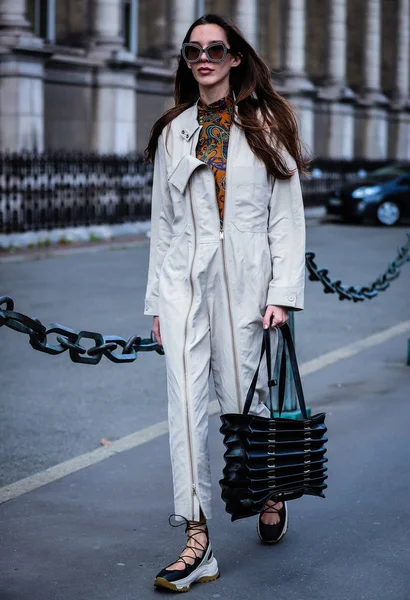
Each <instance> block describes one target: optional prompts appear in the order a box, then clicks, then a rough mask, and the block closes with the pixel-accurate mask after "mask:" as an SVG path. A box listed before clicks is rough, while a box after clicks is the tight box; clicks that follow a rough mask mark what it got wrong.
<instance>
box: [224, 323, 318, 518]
mask: <svg viewBox="0 0 410 600" xmlns="http://www.w3.org/2000/svg"><path fill="white" fill-rule="evenodd" d="M280 332H281V334H282V336H283V352H282V357H281V365H280V375H279V391H278V414H279V416H278V417H275V416H274V411H273V406H272V386H274V385H276V381H274V380H272V357H271V343H270V332H269V330H264V333H263V341H262V349H261V355H260V360H259V365H258V368H257V369H256V372H255V375H254V377H253V380H252V383H251V385H250V388H249V391H248V394H247V396H246V401H245V406H244V410H243V413H242V414H241V413H239V414H237V413H232V414H224V415H221V421H222V425H221V428H220V431H221V433H222V434H223V436H224V444H225V446H226V451H225V453H224V459H225V467H224V469H223V478H222V479H221V480H220V481H219V484H220V486H221V490H222V491H221V496H222V500H223V501H224V502H225V509H226V511H227V512H228V513H229V514H230V515H231V520H232V521H235V520H237V519H243V518H245V517H250V516H253V515H257V514H259V513H260V511H261V510H262V508H263V507H264V505H265V503H266V501H267V500H268V499H269V498H272V499H273V500H276V501H282V500H293V499H295V498H300V497H301V496H303V495H304V494H309V495H311V496H320V497H322V498H324V493H323V490H325V489H326V487H327V485H326V484H325V480H326V479H327V475H326V471H327V467H326V465H325V463H326V462H327V458H326V457H325V454H326V447H325V444H326V442H327V437H326V431H327V428H326V425H325V413H319V414H316V415H313V416H311V417H308V415H307V411H306V404H305V399H304V395H303V389H302V382H301V379H300V374H299V368H298V364H297V360H296V354H295V349H294V345H293V340H292V336H291V333H290V329H289V326H288V325H287V324H285V325H283V326H282V327H281V328H280ZM286 348H287V349H288V354H289V362H290V365H291V368H292V372H293V378H294V382H295V388H296V394H297V399H298V403H299V407H300V410H301V413H302V418H300V419H290V418H282V417H281V416H280V415H281V413H282V409H283V404H284V399H285V391H286V390H285V388H286ZM265 352H266V363H267V368H268V386H269V400H270V418H266V417H259V416H255V415H250V414H249V409H250V407H251V403H252V399H253V396H254V394H255V389H256V383H257V380H258V374H259V368H260V365H261V361H262V358H263V355H264V353H265Z"/></svg>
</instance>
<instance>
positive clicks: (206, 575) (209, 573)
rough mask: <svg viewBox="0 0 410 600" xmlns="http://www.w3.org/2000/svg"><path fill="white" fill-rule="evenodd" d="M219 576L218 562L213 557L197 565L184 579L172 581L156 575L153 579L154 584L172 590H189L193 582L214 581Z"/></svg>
mask: <svg viewBox="0 0 410 600" xmlns="http://www.w3.org/2000/svg"><path fill="white" fill-rule="evenodd" d="M198 575H199V577H198ZM219 577H220V573H219V570H218V563H217V562H216V559H215V558H212V560H211V562H210V563H209V564H207V565H203V566H202V567H199V568H198V569H197V570H196V572H195V573H191V575H190V576H188V577H185V579H181V580H180V581H175V582H174V581H168V580H167V579H165V578H164V577H157V578H156V579H155V581H154V585H155V586H156V587H163V588H166V589H167V590H172V591H174V592H189V590H190V589H191V586H192V585H193V584H194V583H208V582H209V581H215V580H216V579H218V578H219Z"/></svg>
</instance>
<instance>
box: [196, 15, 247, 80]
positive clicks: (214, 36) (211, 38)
mask: <svg viewBox="0 0 410 600" xmlns="http://www.w3.org/2000/svg"><path fill="white" fill-rule="evenodd" d="M189 41H190V42H195V43H196V44H199V45H200V46H201V47H202V48H206V47H207V46H209V44H212V42H223V43H224V44H225V45H226V47H227V48H228V49H229V47H230V46H229V43H228V40H227V38H226V34H225V30H224V29H222V27H219V25H215V24H213V23H209V24H206V25H198V27H195V29H193V30H192V33H191V37H190V38H189ZM240 62H241V60H240V58H239V57H238V56H233V55H232V54H230V53H228V54H227V55H226V58H225V60H224V61H223V62H222V63H214V62H210V61H209V60H208V59H207V57H206V54H205V52H203V53H202V55H201V59H200V60H199V62H197V63H191V64H190V63H187V65H188V68H189V69H191V70H192V74H193V76H194V78H195V80H196V81H197V82H198V85H199V86H200V87H204V88H205V87H206V88H212V87H213V86H220V85H221V84H226V85H227V86H229V73H230V70H231V69H232V68H233V67H237V66H238V65H239V64H240Z"/></svg>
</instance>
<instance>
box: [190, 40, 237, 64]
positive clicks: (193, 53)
mask: <svg viewBox="0 0 410 600" xmlns="http://www.w3.org/2000/svg"><path fill="white" fill-rule="evenodd" d="M203 52H205V56H206V58H207V59H208V60H209V61H210V62H213V63H221V62H223V61H224V60H225V58H226V55H227V54H228V53H231V52H232V51H231V50H230V48H227V47H226V46H225V44H224V43H223V42H213V43H212V44H209V46H207V47H206V48H202V46H200V45H199V44H195V43H193V42H187V43H186V44H182V49H181V53H182V56H183V57H184V59H185V60H186V62H187V63H189V64H192V63H197V62H199V61H200V60H201V57H202V53H203Z"/></svg>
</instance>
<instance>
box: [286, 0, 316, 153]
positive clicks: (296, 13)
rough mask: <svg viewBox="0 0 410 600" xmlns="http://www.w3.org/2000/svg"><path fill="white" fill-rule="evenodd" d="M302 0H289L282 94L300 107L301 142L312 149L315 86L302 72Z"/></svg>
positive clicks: (303, 24)
mask: <svg viewBox="0 0 410 600" xmlns="http://www.w3.org/2000/svg"><path fill="white" fill-rule="evenodd" d="M305 36H306V9H305V0H288V3H287V15H286V36H285V69H286V72H285V81H284V87H283V93H284V95H285V96H286V97H287V98H289V99H290V100H291V102H293V103H294V104H295V105H296V106H297V107H298V109H299V114H298V117H299V122H300V130H301V136H302V139H303V141H304V143H305V144H306V145H307V146H308V148H310V149H311V150H312V151H313V144H314V111H313V94H314V92H315V88H314V86H313V85H312V83H311V82H310V81H309V80H308V79H307V77H306V73H305V62H306V60H305V50H306V47H305V46H306V45H305Z"/></svg>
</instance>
